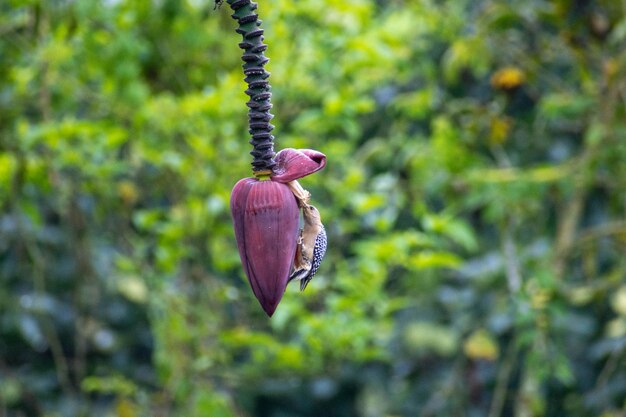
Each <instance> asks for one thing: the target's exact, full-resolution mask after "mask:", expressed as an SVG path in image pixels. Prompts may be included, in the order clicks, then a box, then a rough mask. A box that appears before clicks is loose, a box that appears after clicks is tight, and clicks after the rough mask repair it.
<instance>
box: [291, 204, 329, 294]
mask: <svg viewBox="0 0 626 417" xmlns="http://www.w3.org/2000/svg"><path fill="white" fill-rule="evenodd" d="M302 217H303V218H304V226H303V227H302V229H300V234H299V236H298V244H297V246H296V255H295V259H294V266H293V272H292V273H291V274H290V275H289V282H291V281H300V291H304V289H305V288H306V286H307V284H308V283H309V282H310V281H311V279H312V278H313V276H314V275H315V273H316V272H317V270H318V269H319V267H320V264H321V263H322V259H323V258H324V254H326V244H327V240H326V229H324V225H323V224H322V219H321V216H320V212H319V211H318V210H317V208H315V206H312V205H310V204H305V205H303V206H302Z"/></svg>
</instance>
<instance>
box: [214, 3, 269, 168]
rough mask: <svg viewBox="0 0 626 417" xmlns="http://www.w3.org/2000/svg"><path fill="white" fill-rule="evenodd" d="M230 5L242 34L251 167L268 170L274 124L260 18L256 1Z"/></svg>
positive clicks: (241, 44) (242, 57) (240, 45)
mask: <svg viewBox="0 0 626 417" xmlns="http://www.w3.org/2000/svg"><path fill="white" fill-rule="evenodd" d="M226 2H227V3H228V4H229V5H230V8H231V9H233V11H234V13H233V14H232V18H233V19H235V20H237V22H238V23H239V27H238V28H237V33H239V34H241V35H242V36H243V41H242V42H241V43H240V44H239V47H240V48H241V49H243V55H242V56H241V59H242V60H243V61H244V64H243V73H244V75H245V76H246V78H245V79H244V80H245V81H246V83H248V89H247V90H246V94H247V95H248V96H250V100H249V101H248V102H247V103H246V105H247V106H248V108H249V111H248V124H249V127H250V130H249V132H250V135H252V139H251V140H250V144H251V145H252V146H253V147H254V149H253V150H252V151H251V152H250V154H251V155H252V157H253V160H252V169H253V170H254V171H268V170H271V169H272V167H273V166H274V165H275V162H274V156H275V153H274V136H273V135H272V133H271V132H272V130H273V129H274V126H273V125H272V124H271V123H270V120H272V118H273V117H274V116H273V115H272V114H271V113H270V109H271V108H272V103H271V98H272V93H271V92H270V90H271V87H270V83H269V81H268V78H269V76H270V73H269V72H267V71H266V70H265V68H264V66H265V64H266V63H267V62H268V61H269V58H267V57H265V55H264V54H263V52H264V51H265V50H266V49H267V45H265V44H264V43H263V39H264V38H263V29H260V28H259V26H260V25H261V20H259V15H258V14H257V13H256V12H255V11H256V9H257V4H256V3H254V2H253V1H251V0H226Z"/></svg>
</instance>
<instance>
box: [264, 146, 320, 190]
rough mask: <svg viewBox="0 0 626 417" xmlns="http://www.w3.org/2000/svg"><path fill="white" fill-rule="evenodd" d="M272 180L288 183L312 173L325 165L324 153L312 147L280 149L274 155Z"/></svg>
mask: <svg viewBox="0 0 626 417" xmlns="http://www.w3.org/2000/svg"><path fill="white" fill-rule="evenodd" d="M274 162H276V165H275V166H274V168H273V169H272V171H273V174H272V181H276V182H282V183H288V182H291V181H294V180H297V179H298V178H302V177H305V176H307V175H310V174H313V173H314V172H317V171H319V170H320V169H322V168H324V167H325V166H326V155H324V154H323V153H321V152H318V151H315V150H313V149H292V148H286V149H283V150H281V151H280V152H278V153H277V154H276V156H275V157H274Z"/></svg>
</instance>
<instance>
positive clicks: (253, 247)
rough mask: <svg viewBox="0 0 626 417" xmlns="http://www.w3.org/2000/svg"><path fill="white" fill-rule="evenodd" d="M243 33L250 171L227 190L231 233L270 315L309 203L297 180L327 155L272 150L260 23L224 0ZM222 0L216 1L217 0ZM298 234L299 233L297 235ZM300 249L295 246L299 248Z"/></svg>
mask: <svg viewBox="0 0 626 417" xmlns="http://www.w3.org/2000/svg"><path fill="white" fill-rule="evenodd" d="M227 3H228V4H229V5H230V7H231V9H232V10H233V11H234V13H233V15H232V17H233V18H234V19H235V20H237V22H238V23H239V27H238V28H237V33H239V34H241V35H242V38H243V40H242V42H241V43H239V47H240V48H241V49H243V55H242V57H241V58H242V60H243V61H244V64H243V72H244V75H245V81H246V83H247V84H248V89H247V90H246V94H247V95H248V96H249V97H250V100H249V101H248V102H247V103H246V104H247V106H248V108H249V111H248V124H249V133H250V135H251V136H252V138H251V140H250V144H251V145H252V147H253V150H252V151H251V152H250V154H251V155H252V158H253V159H252V172H253V174H254V177H251V178H244V179H242V180H240V181H239V182H237V184H236V185H235V187H234V188H233V190H232V194H231V201H230V207H231V213H232V216H233V223H234V226H235V238H236V240H237V247H238V249H239V255H240V258H241V263H242V265H243V269H244V271H245V273H246V275H247V277H248V281H249V282H250V286H251V287H252V291H253V292H254V295H255V296H256V298H257V299H258V300H259V303H260V304H261V307H262V308H263V310H264V311H265V312H266V313H267V315H269V316H272V314H274V311H275V310H276V307H277V306H278V303H279V302H280V300H281V299H282V297H283V294H284V292H285V288H286V287H287V283H288V282H289V278H290V275H292V272H293V271H294V260H295V259H296V256H298V255H297V253H296V249H297V248H298V245H299V244H300V243H299V235H300V230H299V227H298V222H299V210H300V208H301V207H309V205H308V203H309V198H310V194H309V193H308V191H306V190H304V189H303V188H302V187H300V185H299V184H298V182H297V179H298V178H302V177H304V176H306V175H309V174H312V173H313V172H316V171H318V170H320V169H322V168H323V167H324V166H325V165H326V156H325V155H324V154H322V153H320V152H317V151H314V150H310V149H303V150H296V149H283V150H282V151H280V152H279V153H278V154H275V153H274V136H273V135H272V133H271V132H272V130H273V129H274V126H273V125H272V124H271V123H270V120H272V118H273V117H274V116H272V114H271V113H270V109H271V108H272V104H271V97H272V93H271V91H270V89H271V87H270V84H269V76H270V74H269V72H267V71H266V70H265V68H264V66H265V64H266V63H267V62H268V61H269V59H268V58H267V57H265V55H264V52H265V50H266V49H267V45H265V44H264V43H263V39H264V38H263V29H260V28H259V26H260V25H261V21H260V20H259V18H258V14H257V13H256V10H257V4H256V3H254V2H252V1H251V0H227ZM219 4H221V1H216V5H219ZM300 240H301V239H300ZM298 253H300V251H298Z"/></svg>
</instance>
